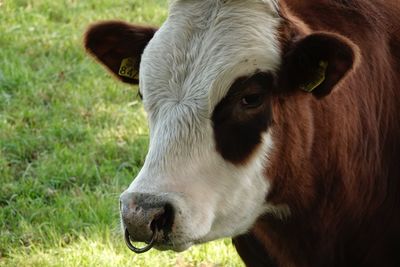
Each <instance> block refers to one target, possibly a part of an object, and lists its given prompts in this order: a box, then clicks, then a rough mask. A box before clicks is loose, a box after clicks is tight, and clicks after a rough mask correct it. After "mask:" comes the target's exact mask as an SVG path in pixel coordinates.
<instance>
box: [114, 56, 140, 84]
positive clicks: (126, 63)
mask: <svg viewBox="0 0 400 267" xmlns="http://www.w3.org/2000/svg"><path fill="white" fill-rule="evenodd" d="M135 69H136V67H135V59H134V58H133V57H128V58H124V59H123V60H122V62H121V66H120V67H119V71H118V75H119V76H122V77H128V78H131V79H135V78H137V72H136V70H135Z"/></svg>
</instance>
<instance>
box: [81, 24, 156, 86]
mask: <svg viewBox="0 0 400 267" xmlns="http://www.w3.org/2000/svg"><path fill="white" fill-rule="evenodd" d="M156 31H157V29H156V28H152V27H144V26H138V25H134V24H129V23H126V22H123V21H103V22H98V23H96V24H94V25H92V26H90V27H89V29H88V30H87V32H86V34H85V40H84V45H85V48H86V50H87V51H88V52H89V53H90V54H92V55H93V56H94V57H95V58H96V59H97V60H98V61H99V62H100V63H102V64H103V65H104V66H105V67H106V68H107V69H108V70H109V71H110V72H111V73H112V74H114V75H115V77H117V78H118V79H119V80H121V81H123V82H125V83H131V84H137V83H139V78H138V77H139V65H140V60H141V57H142V53H143V51H144V49H145V47H146V46H147V44H148V43H149V41H150V40H151V39H152V38H153V36H154V34H155V32H156Z"/></svg>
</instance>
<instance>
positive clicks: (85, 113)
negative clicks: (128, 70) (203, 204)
mask: <svg viewBox="0 0 400 267" xmlns="http://www.w3.org/2000/svg"><path fill="white" fill-rule="evenodd" d="M166 16H167V1H166V0H163V1H161V0H159V1H157V0H126V1H112V0H85V1H78V0H57V1H54V0H0V266H41V267H42V266H67V267H68V266H242V263H241V261H240V260H239V258H238V256H237V255H236V252H235V251H234V249H233V248H232V246H231V242H230V240H222V241H217V242H214V243H210V244H207V245H204V246H198V247H195V248H192V249H190V250H189V251H187V252H184V253H181V254H175V253H172V252H158V251H151V252H150V253H148V254H145V255H140V256H137V255H133V254H132V253H130V252H129V251H128V249H127V248H125V245H124V244H123V239H122V236H121V234H120V229H119V216H118V197H119V194H120V193H121V192H122V191H123V190H124V189H125V188H126V187H127V186H128V185H129V183H130V182H131V180H132V177H134V176H135V175H136V173H137V172H138V170H139V168H140V166H141V164H142V163H143V159H144V156H145V154H146V150H147V143H148V130H147V126H146V122H145V115H144V113H143V110H142V107H141V104H140V101H139V100H138V99H137V97H136V90H137V88H135V87H130V86H126V85H123V84H120V83H118V82H117V81H115V80H114V79H113V78H111V77H110V75H108V74H107V73H106V72H105V71H104V70H103V68H102V67H100V66H99V65H97V63H95V62H94V61H93V60H91V59H90V58H89V57H87V56H86V55H85V53H84V51H83V49H82V45H81V43H82V34H83V32H84V30H85V28H86V26H87V25H88V24H89V23H91V22H93V21H96V20H101V19H124V20H127V21H132V22H139V23H143V24H147V23H148V24H152V25H159V24H161V22H162V21H163V20H164V19H165V18H166Z"/></svg>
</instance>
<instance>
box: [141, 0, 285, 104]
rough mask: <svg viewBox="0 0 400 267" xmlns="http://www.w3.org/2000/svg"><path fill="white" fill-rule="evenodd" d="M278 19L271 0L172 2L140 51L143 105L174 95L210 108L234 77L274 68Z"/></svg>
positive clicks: (278, 56) (179, 99)
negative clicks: (164, 16) (146, 44)
mask: <svg viewBox="0 0 400 267" xmlns="http://www.w3.org/2000/svg"><path fill="white" fill-rule="evenodd" d="M279 23H280V18H279V15H278V12H277V10H276V9H275V5H273V2H272V0H270V1H267V0H265V1H261V0H258V1H257V0H247V1H246V0H230V1H229V0H225V1H222V0H201V1H200V0H181V1H175V2H172V3H171V6H170V14H169V17H168V19H167V21H166V22H165V23H164V25H163V26H162V27H161V28H160V30H159V31H158V32H157V33H156V35H155V36H154V38H153V40H152V41H151V42H150V44H149V45H148V47H147V48H146V50H145V52H144V54H143V57H142V64H141V71H140V72H141V74H140V75H141V77H140V80H141V85H140V86H141V88H142V90H143V91H144V92H142V93H143V94H144V96H145V101H146V100H147V101H148V102H147V103H146V104H147V105H145V106H147V107H148V109H150V110H151V109H152V108H151V107H153V106H154V107H155V106H157V107H158V106H159V103H158V101H157V100H159V99H166V98H168V99H171V97H172V98H173V99H171V101H172V102H174V101H176V102H179V103H181V102H185V101H188V102H193V101H194V102H197V103H198V104H199V105H201V106H203V109H204V110H207V111H208V112H212V108H213V107H214V106H215V105H216V104H217V103H218V102H219V101H220V100H221V99H222V98H223V96H224V95H225V94H226V93H227V91H228V90H229V88H230V85H231V84H232V83H233V82H234V81H235V80H236V79H237V78H238V77H243V76H246V75H250V74H252V73H254V72H256V71H269V72H273V71H274V70H276V68H277V67H278V66H279V61H280V45H279V41H278V33H277V31H278V27H279ZM152 96H154V97H152ZM155 96H156V97H155ZM146 98H147V99H146ZM153 100H154V103H152V101H153Z"/></svg>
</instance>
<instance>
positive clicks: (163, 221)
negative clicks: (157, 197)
mask: <svg viewBox="0 0 400 267" xmlns="http://www.w3.org/2000/svg"><path fill="white" fill-rule="evenodd" d="M174 213H175V212H174V208H173V207H172V205H171V204H169V203H167V204H165V205H164V208H163V211H162V212H160V213H159V214H157V215H156V216H155V217H154V219H153V221H152V222H151V224H150V227H151V229H152V231H160V230H162V231H163V232H164V234H166V233H169V232H171V230H172V224H173V223H174Z"/></svg>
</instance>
